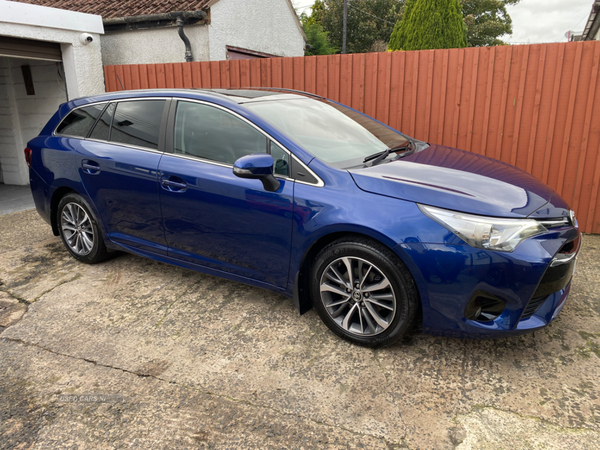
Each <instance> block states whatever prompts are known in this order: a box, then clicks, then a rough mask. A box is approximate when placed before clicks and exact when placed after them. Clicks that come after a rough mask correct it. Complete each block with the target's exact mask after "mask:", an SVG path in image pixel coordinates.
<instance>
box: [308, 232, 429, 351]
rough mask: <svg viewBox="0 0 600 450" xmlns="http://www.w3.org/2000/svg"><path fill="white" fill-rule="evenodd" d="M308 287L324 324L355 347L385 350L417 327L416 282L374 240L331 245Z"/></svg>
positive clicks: (315, 266)
mask: <svg viewBox="0 0 600 450" xmlns="http://www.w3.org/2000/svg"><path fill="white" fill-rule="evenodd" d="M348 262H349V264H350V265H348ZM349 267H350V268H351V273H352V274H353V276H352V278H353V283H352V287H350V285H349V277H348V273H349V270H348V268H349ZM359 272H360V273H361V277H360V278H359V277H358V274H359ZM310 283H311V285H310V291H311V297H312V302H313V306H314V307H315V309H316V310H317V312H318V314H319V316H320V317H321V319H322V320H323V322H324V323H325V325H327V327H328V328H329V329H330V330H331V331H333V332H334V333H335V334H337V335H338V336H340V337H341V338H343V339H345V340H347V341H350V342H352V343H354V344H358V345H362V346H365V347H385V346H388V345H391V344H393V343H394V342H396V341H397V340H398V339H400V338H401V337H402V336H404V335H405V334H406V333H408V332H409V331H410V330H411V329H412V328H413V326H414V325H415V321H416V317H417V311H418V308H419V304H420V302H419V295H418V292H417V288H416V285H415V282H414V280H413V278H412V276H411V274H410V272H409V271H408V269H407V268H406V266H405V265H404V264H403V263H402V261H400V259H399V258H398V257H397V256H396V255H395V254H394V253H392V251H391V250H389V249H388V248H387V247H384V246H383V245H381V244H379V243H377V242H373V241H371V240H369V239H360V238H343V239H339V240H337V241H334V242H332V243H331V244H329V245H328V246H326V247H325V248H324V249H323V250H321V252H320V253H319V254H318V255H317V257H316V258H315V260H314V262H313V265H312V270H311V282H310ZM349 291H350V292H349Z"/></svg>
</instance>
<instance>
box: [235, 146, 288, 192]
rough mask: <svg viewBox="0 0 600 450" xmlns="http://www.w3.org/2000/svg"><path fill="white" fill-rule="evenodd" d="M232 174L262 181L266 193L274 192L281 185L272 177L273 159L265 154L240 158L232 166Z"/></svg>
mask: <svg viewBox="0 0 600 450" xmlns="http://www.w3.org/2000/svg"><path fill="white" fill-rule="evenodd" d="M233 174H234V175H235V176H237V177H240V178H249V179H253V180H260V181H262V184H263V187H264V188H265V190H266V191H269V192H275V191H276V190H277V189H279V186H280V185H281V183H280V182H279V181H278V180H277V179H276V178H275V177H274V176H273V157H272V156H271V155H269V154H267V153H255V154H253V155H247V156H242V157H241V158H240V159H238V160H237V161H236V162H235V163H234V164H233Z"/></svg>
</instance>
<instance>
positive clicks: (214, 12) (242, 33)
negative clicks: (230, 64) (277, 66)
mask: <svg viewBox="0 0 600 450" xmlns="http://www.w3.org/2000/svg"><path fill="white" fill-rule="evenodd" d="M210 15H211V24H210V25H209V37H210V59H211V61H220V60H224V59H227V50H226V46H227V45H230V46H233V47H241V48H245V49H249V50H254V51H258V52H263V53H270V54H273V55H277V56H303V55H304V37H303V36H302V33H301V32H300V29H299V26H298V25H299V24H298V19H297V18H296V13H295V12H294V10H293V9H292V8H291V6H290V4H289V2H288V0H219V1H218V2H217V3H215V4H214V5H213V6H212V7H211V8H210Z"/></svg>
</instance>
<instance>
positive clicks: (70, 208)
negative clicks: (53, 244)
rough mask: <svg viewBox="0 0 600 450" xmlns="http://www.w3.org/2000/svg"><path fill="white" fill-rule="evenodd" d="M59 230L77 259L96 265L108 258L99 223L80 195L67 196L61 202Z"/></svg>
mask: <svg viewBox="0 0 600 450" xmlns="http://www.w3.org/2000/svg"><path fill="white" fill-rule="evenodd" d="M58 229H59V232H60V237H61V239H62V241H63V244H64V245H65V247H66V248H67V250H68V251H69V253H70V254H71V256H73V257H74V258H75V259H77V260H79V261H81V262H83V263H86V264H96V263H99V262H102V261H104V260H105V259H107V258H108V256H109V254H108V250H107V249H106V246H105V245H104V240H103V239H102V233H101V232H100V228H99V226H98V223H97V221H96V220H95V218H94V215H93V214H92V212H91V208H90V207H89V205H88V204H87V202H86V201H85V200H84V199H83V198H82V197H81V196H80V195H78V194H67V195H65V196H64V197H63V198H62V199H61V200H60V202H59V204H58Z"/></svg>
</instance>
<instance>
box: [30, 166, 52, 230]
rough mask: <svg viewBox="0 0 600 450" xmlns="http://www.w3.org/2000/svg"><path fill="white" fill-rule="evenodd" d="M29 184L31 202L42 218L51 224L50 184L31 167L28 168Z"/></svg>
mask: <svg viewBox="0 0 600 450" xmlns="http://www.w3.org/2000/svg"><path fill="white" fill-rule="evenodd" d="M29 185H30V187H31V195H32V196H33V202H34V203H35V209H36V210H37V212H38V214H39V215H40V216H41V217H42V219H44V220H45V221H46V222H47V223H48V224H52V223H51V211H50V186H49V185H48V184H47V183H46V182H45V181H44V180H43V179H42V177H40V176H39V175H38V174H37V172H36V171H35V170H33V169H32V168H30V169H29Z"/></svg>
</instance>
